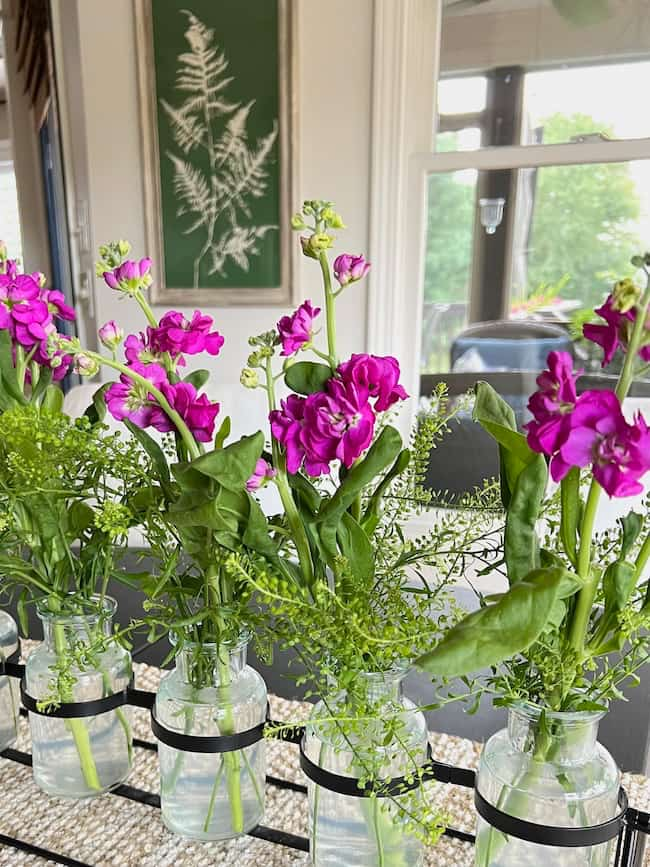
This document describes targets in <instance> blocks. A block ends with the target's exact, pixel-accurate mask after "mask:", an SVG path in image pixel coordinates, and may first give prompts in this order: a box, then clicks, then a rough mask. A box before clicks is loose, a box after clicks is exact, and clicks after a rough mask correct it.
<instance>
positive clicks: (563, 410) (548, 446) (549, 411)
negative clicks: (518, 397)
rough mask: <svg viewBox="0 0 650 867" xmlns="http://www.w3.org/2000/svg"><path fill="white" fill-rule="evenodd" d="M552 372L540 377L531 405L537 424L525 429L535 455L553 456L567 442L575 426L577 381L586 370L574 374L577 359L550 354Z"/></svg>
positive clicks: (548, 360)
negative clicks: (537, 389) (572, 416)
mask: <svg viewBox="0 0 650 867" xmlns="http://www.w3.org/2000/svg"><path fill="white" fill-rule="evenodd" d="M547 364H548V370H544V371H542V373H540V375H539V376H538V377H537V385H538V386H539V391H536V392H535V393H534V394H533V395H532V396H531V398H530V400H529V401H528V409H529V410H530V412H531V413H532V414H533V417H534V418H533V421H530V422H528V424H527V425H524V428H525V430H526V431H527V434H528V445H529V446H530V447H531V449H533V451H536V452H540V453H542V454H545V455H553V454H555V452H557V451H558V449H559V448H560V446H561V444H562V443H563V442H564V440H565V439H566V436H567V434H568V432H569V429H570V426H571V413H572V412H573V410H574V408H575V405H576V402H577V399H578V398H577V394H576V379H577V378H578V377H579V376H580V375H581V374H582V372H583V371H582V370H577V371H576V372H575V373H574V371H573V358H572V357H571V355H570V354H569V353H568V352H550V353H549V355H548V358H547Z"/></svg>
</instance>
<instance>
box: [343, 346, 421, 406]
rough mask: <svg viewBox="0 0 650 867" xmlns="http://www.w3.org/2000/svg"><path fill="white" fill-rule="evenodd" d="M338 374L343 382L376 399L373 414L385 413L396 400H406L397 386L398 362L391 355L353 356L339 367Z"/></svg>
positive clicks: (401, 387) (403, 391)
mask: <svg viewBox="0 0 650 867" xmlns="http://www.w3.org/2000/svg"><path fill="white" fill-rule="evenodd" d="M338 372H339V374H340V376H341V379H342V380H343V382H346V383H354V385H356V386H357V387H358V388H360V389H366V391H367V392H368V394H369V395H370V397H376V398H377V400H376V401H375V412H385V411H386V410H387V409H390V407H391V406H393V404H395V403H397V401H398V400H406V399H407V398H408V394H407V393H406V391H405V389H404V387H403V386H401V385H400V384H399V376H400V368H399V362H398V360H397V359H396V358H393V356H392V355H387V356H385V357H382V356H379V355H363V354H362V355H353V356H352V357H351V358H350V360H349V361H345V362H344V363H343V364H340V365H339V368H338Z"/></svg>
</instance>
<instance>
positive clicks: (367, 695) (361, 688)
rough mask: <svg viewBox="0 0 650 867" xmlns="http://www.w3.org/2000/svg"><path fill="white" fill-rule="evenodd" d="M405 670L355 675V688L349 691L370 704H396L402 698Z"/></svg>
mask: <svg viewBox="0 0 650 867" xmlns="http://www.w3.org/2000/svg"><path fill="white" fill-rule="evenodd" d="M406 672H407V670H406V668H397V667H396V668H391V669H389V670H388V671H364V672H361V673H360V674H358V675H357V679H356V684H355V686H354V687H353V688H352V689H351V690H350V691H349V692H350V693H352V694H356V695H358V697H359V698H360V699H361V698H362V699H364V700H366V701H368V702H370V703H371V704H376V703H381V702H393V701H394V702H398V701H399V700H400V699H401V698H402V681H403V680H404V678H405V677H406Z"/></svg>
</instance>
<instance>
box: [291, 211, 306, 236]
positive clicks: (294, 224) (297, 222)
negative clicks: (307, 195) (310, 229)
mask: <svg viewBox="0 0 650 867" xmlns="http://www.w3.org/2000/svg"><path fill="white" fill-rule="evenodd" d="M291 228H292V229H294V230H295V231H297V232H299V231H301V230H302V229H306V228H307V225H306V223H305V221H304V220H303V218H302V215H301V214H294V215H293V217H292V218H291Z"/></svg>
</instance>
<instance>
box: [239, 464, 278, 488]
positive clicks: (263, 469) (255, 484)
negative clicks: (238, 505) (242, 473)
mask: <svg viewBox="0 0 650 867" xmlns="http://www.w3.org/2000/svg"><path fill="white" fill-rule="evenodd" d="M277 474H278V471H277V470H274V469H273V467H272V466H271V464H270V463H269V462H268V461H265V460H264V458H259V459H258V461H257V463H256V464H255V470H254V471H253V475H252V476H251V477H250V479H249V480H248V481H247V482H246V490H247V491H249V492H250V493H253V491H259V489H260V488H263V487H264V486H265V485H267V484H268V483H269V482H270V481H271V479H274V478H275V477H276V476H277Z"/></svg>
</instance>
